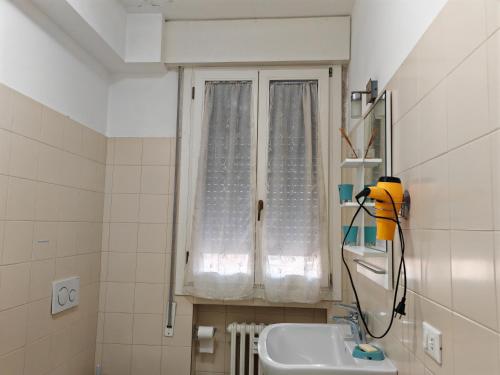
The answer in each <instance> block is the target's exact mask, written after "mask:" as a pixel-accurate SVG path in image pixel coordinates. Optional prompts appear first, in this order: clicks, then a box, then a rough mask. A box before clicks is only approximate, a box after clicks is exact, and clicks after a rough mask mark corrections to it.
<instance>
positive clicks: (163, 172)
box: [141, 166, 170, 194]
mask: <svg viewBox="0 0 500 375" xmlns="http://www.w3.org/2000/svg"><path fill="white" fill-rule="evenodd" d="M169 188H170V167H169V166H143V167H142V175H141V193H143V194H168V193H169V192H170V191H169Z"/></svg>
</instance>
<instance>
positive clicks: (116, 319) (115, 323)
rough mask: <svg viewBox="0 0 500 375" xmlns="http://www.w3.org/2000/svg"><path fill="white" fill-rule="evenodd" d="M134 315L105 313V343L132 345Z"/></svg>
mask: <svg viewBox="0 0 500 375" xmlns="http://www.w3.org/2000/svg"><path fill="white" fill-rule="evenodd" d="M133 321H134V317H133V315H132V314H122V313H104V342H105V343H109V344H132V328H133Z"/></svg>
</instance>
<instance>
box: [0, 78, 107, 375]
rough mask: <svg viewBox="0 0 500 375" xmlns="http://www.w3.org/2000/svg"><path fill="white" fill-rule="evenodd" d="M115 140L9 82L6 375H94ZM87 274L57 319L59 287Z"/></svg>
mask: <svg viewBox="0 0 500 375" xmlns="http://www.w3.org/2000/svg"><path fill="white" fill-rule="evenodd" d="M105 157H106V139H105V137H104V136H102V135H100V134H98V133H96V132H94V131H92V130H90V129H88V128H86V127H84V126H82V125H80V124H78V123H76V122H74V121H72V120H70V119H69V118H67V117H64V116H62V115H61V114H59V113H56V112H54V111H52V110H51V109H49V108H47V107H45V106H43V105H41V104H40V103H37V102H35V101H33V100H31V99H29V98H27V97H25V96H22V95H20V94H18V93H17V92H15V91H13V90H11V89H9V88H7V87H5V86H3V85H0V373H1V374H2V375H3V374H6V375H7V374H8V375H11V374H16V375H17V374H25V375H38V374H40V375H42V374H43V375H45V374H50V375H56V374H58V375H59V374H60V375H64V374H78V375H80V374H81V375H87V374H92V373H93V367H94V352H95V337H96V326H97V307H98V292H99V288H98V286H99V284H98V280H99V269H100V265H99V264H100V246H101V228H102V214H103V198H104V176H105ZM75 274H76V275H79V276H80V277H81V301H80V306H78V307H77V308H74V309H72V310H69V311H67V312H63V313H61V314H59V315H57V316H56V317H52V316H51V315H50V306H51V302H50V295H51V282H52V280H54V279H58V278H62V277H65V276H73V275H75Z"/></svg>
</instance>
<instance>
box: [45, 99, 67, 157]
mask: <svg viewBox="0 0 500 375" xmlns="http://www.w3.org/2000/svg"><path fill="white" fill-rule="evenodd" d="M66 121H67V120H66V116H64V115H62V114H61V113H59V112H56V111H54V110H52V109H50V108H47V107H43V108H42V125H41V134H40V140H41V141H42V142H44V143H48V144H49V145H51V146H54V147H58V148H62V147H63V145H64V143H63V139H64V126H65V123H66Z"/></svg>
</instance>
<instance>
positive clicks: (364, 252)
mask: <svg viewBox="0 0 500 375" xmlns="http://www.w3.org/2000/svg"><path fill="white" fill-rule="evenodd" d="M344 250H346V251H349V252H351V253H353V254H356V255H359V256H370V257H373V256H377V257H385V256H387V253H386V252H385V251H380V250H376V249H372V248H371V247H366V246H354V245H345V246H344Z"/></svg>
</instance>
